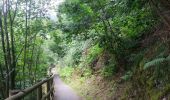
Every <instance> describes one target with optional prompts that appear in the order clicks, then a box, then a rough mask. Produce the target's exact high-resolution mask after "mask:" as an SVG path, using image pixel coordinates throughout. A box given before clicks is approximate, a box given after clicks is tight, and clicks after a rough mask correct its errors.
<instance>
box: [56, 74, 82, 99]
mask: <svg viewBox="0 0 170 100" xmlns="http://www.w3.org/2000/svg"><path fill="white" fill-rule="evenodd" d="M54 100H81V99H80V97H79V96H78V95H77V94H76V93H75V92H74V91H73V90H72V89H71V88H70V87H69V86H68V85H66V84H65V83H63V82H62V81H61V79H60V77H59V76H58V75H54Z"/></svg>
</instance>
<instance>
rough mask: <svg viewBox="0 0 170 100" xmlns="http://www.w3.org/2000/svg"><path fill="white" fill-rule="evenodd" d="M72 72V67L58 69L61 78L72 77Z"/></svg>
mask: <svg viewBox="0 0 170 100" xmlns="http://www.w3.org/2000/svg"><path fill="white" fill-rule="evenodd" d="M73 71H74V68H72V67H64V68H61V69H60V71H59V74H60V76H61V77H62V78H68V77H70V76H71V75H72V73H73Z"/></svg>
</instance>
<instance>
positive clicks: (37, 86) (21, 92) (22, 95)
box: [5, 76, 53, 100]
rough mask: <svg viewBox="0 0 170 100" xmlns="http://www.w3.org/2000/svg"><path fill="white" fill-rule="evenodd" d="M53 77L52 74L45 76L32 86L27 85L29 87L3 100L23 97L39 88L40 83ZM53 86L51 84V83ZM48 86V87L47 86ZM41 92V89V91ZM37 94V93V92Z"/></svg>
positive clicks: (16, 99) (14, 99)
mask: <svg viewBox="0 0 170 100" xmlns="http://www.w3.org/2000/svg"><path fill="white" fill-rule="evenodd" d="M52 79H53V76H52V77H50V78H47V79H45V80H42V81H41V82H39V83H37V84H35V85H33V86H32V87H29V88H26V89H24V90H22V91H20V92H19V93H17V94H15V95H13V96H10V97H8V98H6V99H5V100H20V99H22V98H24V97H25V96H26V95H28V94H29V93H31V92H32V91H34V90H36V89H38V88H40V87H41V86H42V84H44V83H46V82H50V81H51V80H52ZM51 86H53V85H51ZM48 88H49V87H48ZM41 92H42V91H41ZM48 92H49V91H48ZM50 92H52V90H51V91H50ZM37 95H38V94H37Z"/></svg>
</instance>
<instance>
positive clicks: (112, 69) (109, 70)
mask: <svg viewBox="0 0 170 100" xmlns="http://www.w3.org/2000/svg"><path fill="white" fill-rule="evenodd" d="M116 72H117V66H116V65H115V64H110V65H109V66H105V67H103V69H102V70H101V75H103V76H104V77H111V76H113V75H114V74H116Z"/></svg>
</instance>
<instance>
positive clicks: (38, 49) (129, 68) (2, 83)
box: [0, 0, 170, 100]
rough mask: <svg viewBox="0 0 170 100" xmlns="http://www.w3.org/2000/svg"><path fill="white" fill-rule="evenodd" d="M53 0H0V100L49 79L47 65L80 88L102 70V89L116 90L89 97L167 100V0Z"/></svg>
mask: <svg viewBox="0 0 170 100" xmlns="http://www.w3.org/2000/svg"><path fill="white" fill-rule="evenodd" d="M54 2H57V1H53V0H2V1H0V34H1V36H0V42H1V44H0V48H1V49H0V98H2V100H3V99H4V98H7V97H8V93H9V91H10V90H14V89H21V90H22V89H25V88H27V87H30V86H32V85H33V84H35V83H36V82H37V81H39V80H41V79H43V78H45V77H47V70H48V69H49V67H50V65H51V64H55V65H56V69H57V71H58V73H59V74H60V76H61V78H63V79H64V80H65V81H66V82H68V83H71V82H73V84H76V81H75V80H74V78H75V77H76V78H77V79H78V81H80V82H81V84H80V87H82V88H83V86H82V84H83V83H84V82H85V81H86V80H88V79H90V78H92V77H95V78H94V81H95V82H98V81H99V78H98V77H99V76H100V77H101V78H102V79H101V80H102V81H100V82H99V83H98V84H102V83H105V85H104V86H105V87H104V90H109V89H112V87H113V88H114V89H112V90H111V91H109V92H108V91H107V92H106V93H104V92H103V94H104V95H102V96H101V95H98V94H100V93H98V94H96V95H97V96H99V97H105V99H103V98H100V99H97V97H96V99H94V98H93V96H92V97H91V98H88V96H89V94H93V93H90V92H89V93H87V95H86V94H83V95H82V96H83V97H84V98H85V99H87V100H162V99H163V100H169V99H170V83H169V82H170V79H169V78H170V76H169V73H170V34H169V33H170V30H169V28H170V17H169V15H170V1H169V0H65V1H62V3H61V4H60V5H59V6H58V5H53V4H54ZM51 10H52V11H53V12H55V13H56V16H57V17H56V18H55V17H54V16H51V15H50V13H51V12H50V11H51ZM112 82H113V83H114V85H113V84H112ZM107 84H109V86H108V87H107ZM110 84H112V85H110ZM89 85H90V86H93V84H89ZM99 86H100V85H99ZM75 87H78V85H77V86H75ZM73 88H74V86H73ZM87 88H88V87H87ZM87 88H86V89H87ZM79 90H80V89H79ZM88 90H89V91H92V90H90V89H88ZM82 91H83V90H82ZM98 91H100V90H98ZM84 93H85V91H84ZM96 95H94V97H95V96H96Z"/></svg>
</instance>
